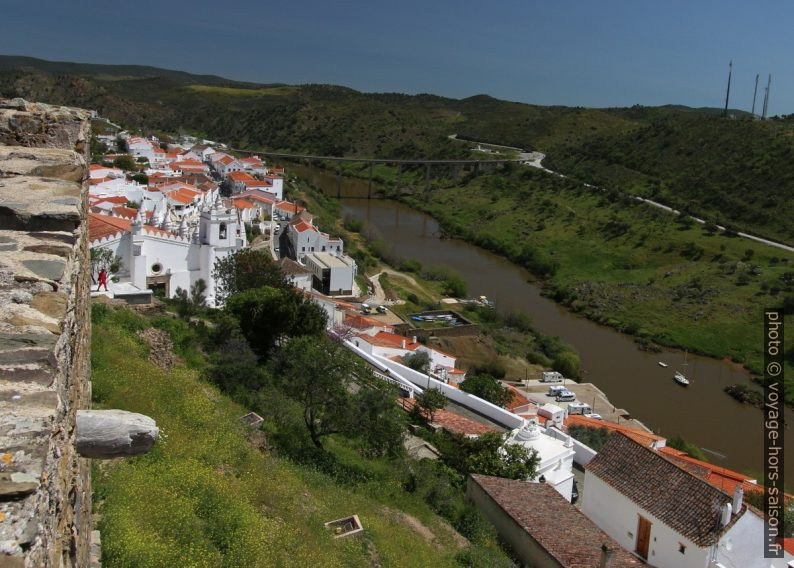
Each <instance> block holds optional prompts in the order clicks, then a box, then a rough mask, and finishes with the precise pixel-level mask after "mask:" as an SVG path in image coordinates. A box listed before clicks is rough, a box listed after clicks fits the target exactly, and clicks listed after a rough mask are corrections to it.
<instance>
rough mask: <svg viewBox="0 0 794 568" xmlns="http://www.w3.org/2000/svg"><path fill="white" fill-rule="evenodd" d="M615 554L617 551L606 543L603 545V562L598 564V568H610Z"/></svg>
mask: <svg viewBox="0 0 794 568" xmlns="http://www.w3.org/2000/svg"><path fill="white" fill-rule="evenodd" d="M613 554H615V551H614V550H613V549H611V548H610V547H609V546H607V544H606V543H604V544H602V545H601V562H599V564H598V568H608V567H609V563H610V561H611V560H612V555H613Z"/></svg>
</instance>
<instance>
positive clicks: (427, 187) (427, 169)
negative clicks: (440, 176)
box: [425, 164, 430, 193]
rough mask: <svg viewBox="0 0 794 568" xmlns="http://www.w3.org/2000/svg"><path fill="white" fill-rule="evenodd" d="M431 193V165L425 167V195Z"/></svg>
mask: <svg viewBox="0 0 794 568" xmlns="http://www.w3.org/2000/svg"><path fill="white" fill-rule="evenodd" d="M428 191H430V164H427V165H426V166H425V193H427V192H428Z"/></svg>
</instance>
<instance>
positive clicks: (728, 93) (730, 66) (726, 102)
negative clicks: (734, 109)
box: [722, 59, 733, 116]
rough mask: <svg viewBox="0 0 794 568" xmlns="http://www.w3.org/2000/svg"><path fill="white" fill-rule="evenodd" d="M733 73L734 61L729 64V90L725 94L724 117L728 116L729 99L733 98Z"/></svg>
mask: <svg viewBox="0 0 794 568" xmlns="http://www.w3.org/2000/svg"><path fill="white" fill-rule="evenodd" d="M732 73H733V59H731V62H730V63H728V90H727V92H726V93H725V110H724V111H722V116H728V99H730V97H731V74H732Z"/></svg>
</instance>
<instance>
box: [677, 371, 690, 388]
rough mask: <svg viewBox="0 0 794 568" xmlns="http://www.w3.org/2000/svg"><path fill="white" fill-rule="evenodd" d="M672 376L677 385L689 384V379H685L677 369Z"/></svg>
mask: <svg viewBox="0 0 794 568" xmlns="http://www.w3.org/2000/svg"><path fill="white" fill-rule="evenodd" d="M673 378H674V379H675V382H677V383H678V384H679V385H683V386H687V385H689V379H687V378H686V377H685V376H684V375H682V374H681V373H680V372H679V371H676V372H675V375H673Z"/></svg>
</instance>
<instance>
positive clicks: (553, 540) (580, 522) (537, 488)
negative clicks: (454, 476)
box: [471, 474, 644, 568]
mask: <svg viewBox="0 0 794 568" xmlns="http://www.w3.org/2000/svg"><path fill="white" fill-rule="evenodd" d="M471 480H472V481H473V482H474V483H476V484H477V485H479V486H480V487H481V488H482V490H483V491H485V493H486V494H487V495H488V496H489V497H490V498H491V499H492V500H493V501H494V502H495V503H496V504H497V505H498V506H499V507H500V508H501V509H502V510H503V511H504V512H505V513H507V514H508V515H509V516H510V517H511V518H512V519H513V521H515V523H516V524H517V525H518V526H519V527H521V528H522V529H523V530H524V531H525V532H526V533H527V534H528V535H530V536H531V537H532V539H533V540H534V541H535V542H537V543H538V544H539V545H540V546H541V547H542V548H543V549H544V550H545V551H546V552H547V553H548V554H549V555H551V556H552V557H554V559H555V560H557V562H559V564H560V565H561V566H564V567H570V568H573V567H576V568H585V567H591V568H596V567H598V566H599V565H600V562H601V547H602V546H603V545H606V546H607V547H608V548H609V549H611V550H613V556H612V560H611V563H610V565H611V566H621V567H623V566H643V565H644V562H642V561H641V560H640V559H639V558H637V557H636V556H634V555H633V554H631V553H630V552H628V551H627V550H625V549H623V548H621V547H620V545H619V544H618V543H617V542H616V541H615V540H614V539H612V538H611V537H610V536H609V535H607V534H606V533H605V532H604V531H602V530H601V529H600V528H598V527H597V526H596V525H595V524H594V523H593V522H592V521H591V520H590V519H588V518H587V517H585V516H584V514H583V513H582V512H581V511H579V510H578V509H577V508H576V507H574V506H573V505H571V504H570V503H569V502H568V500H567V499H565V497H563V496H562V495H560V494H559V493H558V492H557V490H556V489H554V488H553V487H552V486H551V485H548V484H546V483H532V482H529V481H516V480H512V479H503V478H501V477H491V476H488V475H477V474H473V475H471Z"/></svg>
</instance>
